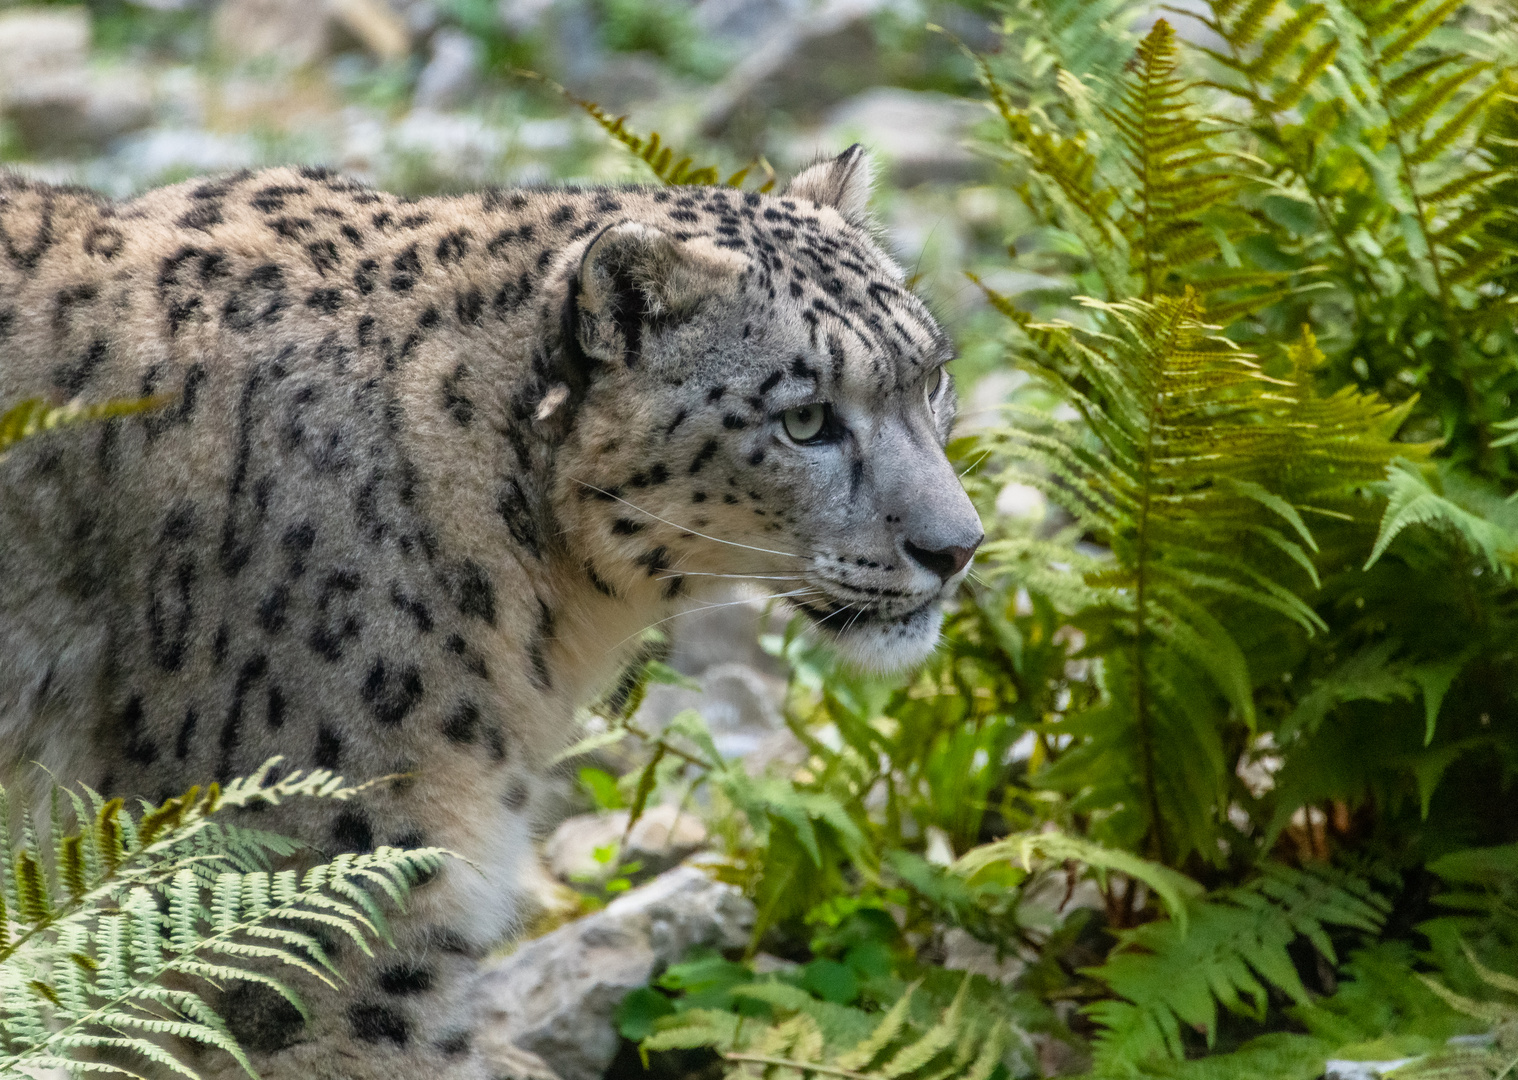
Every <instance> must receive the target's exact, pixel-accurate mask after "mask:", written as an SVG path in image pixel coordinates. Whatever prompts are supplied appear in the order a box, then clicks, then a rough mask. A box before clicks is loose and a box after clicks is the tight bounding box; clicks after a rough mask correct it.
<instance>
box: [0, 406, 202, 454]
mask: <svg viewBox="0 0 1518 1080" xmlns="http://www.w3.org/2000/svg"><path fill="white" fill-rule="evenodd" d="M170 400H172V399H171V397H168V396H165V395H161V394H160V395H158V396H156V397H145V398H139V399H137V400H135V401H105V402H100V403H98V404H93V405H90V404H85V403H84V402H80V401H71V402H69V403H68V404H66V405H50V404H49V403H48V402H46V401H44V400H42V399H41V398H29V399H28V400H26V401H21V402H17V403H16V404H15V405H12V406H11V407H10V408H9V409H6V410H5V412H4V413H0V454H3V453H4V452H5V451H6V450H8V449H10V448H11V447H12V446H14V445H15V444H16V443H18V442H20V441H21V440H22V439H25V438H27V437H29V436H32V435H36V434H37V433H39V432H43V431H51V430H52V429H53V428H56V427H61V426H62V425H64V424H78V423H83V422H84V421H87V420H105V419H108V418H109V417H112V416H129V415H131V414H132V413H139V412H145V411H146V410H148V409H156V408H158V407H159V406H161V405H163V404H165V403H167V402H168V401H170Z"/></svg>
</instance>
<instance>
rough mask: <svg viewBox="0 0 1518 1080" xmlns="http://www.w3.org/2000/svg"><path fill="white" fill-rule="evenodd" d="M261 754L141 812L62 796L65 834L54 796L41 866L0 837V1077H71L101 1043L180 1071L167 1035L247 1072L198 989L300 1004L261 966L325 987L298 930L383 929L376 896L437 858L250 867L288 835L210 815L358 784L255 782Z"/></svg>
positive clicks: (409, 855) (35, 845)
mask: <svg viewBox="0 0 1518 1080" xmlns="http://www.w3.org/2000/svg"><path fill="white" fill-rule="evenodd" d="M275 760H277V759H275ZM274 763H275V762H274V761H273V760H271V761H270V762H267V763H265V766H264V767H263V768H261V769H260V770H258V772H257V773H255V774H254V775H253V776H251V777H247V778H239V779H237V780H233V781H231V782H230V783H229V784H228V785H227V787H226V789H225V790H222V789H219V788H218V787H217V785H214V784H213V785H211V786H210V787H209V788H207V789H205V790H202V789H200V788H198V787H194V788H191V789H190V790H188V791H186V792H185V793H184V794H183V795H180V796H176V797H175V798H172V799H168V800H165V801H164V802H163V803H160V804H159V805H157V806H150V807H147V808H146V811H145V812H144V814H143V816H142V817H141V818H140V819H136V818H134V817H133V815H132V814H130V813H129V812H128V811H126V810H125V809H123V807H122V804H121V801H120V800H111V801H110V802H106V801H105V800H103V799H101V798H100V796H99V795H98V794H97V793H95V792H93V791H90V790H88V789H85V790H84V792H83V794H82V795H81V794H78V793H70V795H69V800H68V801H69V802H70V803H71V804H72V818H73V821H74V823H75V825H76V826H83V827H82V828H78V829H77V831H68V828H67V817H68V815H67V814H66V813H65V812H63V811H61V810H59V809H57V808H59V807H61V806H62V805H63V804H64V800H63V799H62V798H61V797H57V796H55V798H54V801H53V806H54V808H55V809H54V813H53V814H52V818H51V823H50V830H49V831H50V832H51V834H52V835H53V837H54V840H55V842H54V843H53V844H52V846H51V851H52V859H51V870H50V869H49V868H48V867H47V866H45V865H44V863H43V861H42V860H41V858H40V856H39V854H38V852H39V851H40V850H42V849H41V848H40V847H39V841H38V838H37V837H36V836H35V835H34V831H33V830H32V829H31V828H30V827H29V826H28V827H27V828H25V829H23V831H22V836H21V837H20V838H19V841H18V840H16V839H13V838H11V837H9V836H5V837H0V841H3V843H0V847H3V850H0V857H3V860H4V863H5V864H6V865H8V866H10V867H11V868H12V875H11V876H12V877H13V878H14V882H15V889H14V896H15V900H14V901H13V902H12V903H11V905H10V908H11V911H12V913H13V916H12V918H11V919H10V920H9V923H8V925H7V930H12V931H13V933H10V934H8V935H7V939H6V940H4V941H0V1015H3V1016H4V1024H3V1036H4V1037H3V1040H0V1074H4V1075H10V1074H11V1073H12V1072H14V1071H16V1070H23V1071H26V1070H35V1069H38V1068H44V1067H45V1068H59V1069H63V1070H65V1071H67V1072H69V1073H70V1074H74V1075H77V1074H79V1073H81V1072H87V1071H90V1070H92V1069H96V1068H98V1066H97V1065H96V1064H94V1063H93V1060H92V1059H93V1058H95V1057H96V1056H97V1055H99V1054H100V1053H102V1052H109V1053H111V1054H113V1055H115V1056H116V1058H117V1059H120V1060H126V1058H128V1057H132V1056H135V1057H137V1058H140V1059H145V1060H147V1061H149V1062H153V1063H156V1064H157V1065H158V1066H160V1067H161V1068H162V1069H164V1070H166V1071H168V1072H171V1073H176V1074H179V1075H184V1076H189V1077H194V1076H195V1075H196V1074H195V1072H194V1070H193V1069H192V1068H191V1067H190V1066H189V1065H188V1064H187V1063H186V1062H185V1061H183V1060H181V1059H180V1058H179V1057H178V1056H177V1055H176V1054H175V1053H174V1052H172V1050H171V1047H172V1042H171V1041H169V1040H173V1039H178V1040H186V1041H188V1042H192V1043H198V1044H200V1045H202V1046H205V1047H208V1048H212V1049H215V1050H219V1051H222V1052H225V1053H227V1054H228V1055H230V1056H231V1057H232V1058H233V1059H234V1060H235V1061H236V1062H237V1063H238V1064H239V1065H240V1066H241V1067H243V1068H244V1070H246V1071H248V1072H249V1073H250V1074H251V1065H250V1064H249V1062H248V1060H247V1058H246V1057H245V1056H244V1055H243V1052H242V1050H241V1049H240V1048H239V1047H238V1046H237V1043H236V1041H235V1040H234V1039H233V1038H232V1036H231V1034H230V1032H229V1031H228V1029H227V1027H226V1024H225V1023H224V1022H223V1020H222V1018H221V1017H219V1016H217V1015H216V1013H215V1012H214V1010H213V1009H212V1008H211V1007H210V1005H209V1004H207V1002H206V1001H205V999H204V998H203V997H202V996H201V994H202V990H201V989H198V988H199V987H220V986H224V985H225V984H226V983H227V982H228V981H231V980H245V981H253V982H258V983H261V984H263V985H265V986H268V987H270V988H271V989H273V990H274V991H275V992H277V993H279V994H280V995H282V996H283V997H285V998H286V1000H288V1001H290V1002H291V1003H292V1004H293V1005H295V1007H296V1008H297V1009H302V1010H303V1006H301V1004H300V1002H299V1000H298V998H296V997H295V995H294V993H293V991H291V990H290V989H289V988H288V987H287V986H285V985H284V984H283V983H282V982H281V981H280V980H279V979H277V978H276V977H275V976H273V975H271V974H270V973H269V971H268V970H267V969H268V968H270V967H274V968H277V967H279V966H286V967H293V968H296V969H298V970H301V971H303V972H306V973H307V974H309V975H312V976H313V977H315V978H317V979H321V980H324V981H326V982H328V983H329V984H330V983H331V982H332V981H333V971H332V967H331V963H330V961H329V959H328V958H327V956H326V954H325V952H324V951H323V949H322V946H321V944H320V942H319V939H318V936H317V935H316V934H314V933H308V932H306V930H303V929H301V928H300V927H301V926H302V924H305V925H306V926H307V927H308V928H313V927H315V928H326V929H328V930H331V931H335V932H337V933H341V934H346V935H347V936H348V937H349V938H350V939H351V940H354V941H355V942H356V943H357V944H358V945H359V947H360V948H361V949H362V950H363V951H366V952H367V951H370V946H369V942H368V940H367V938H368V937H373V936H379V937H383V936H384V933H385V925H384V921H383V915H382V913H381V911H380V908H379V903H378V901H377V900H376V898H375V897H376V895H379V896H384V897H388V898H389V899H390V900H391V901H392V902H395V903H400V902H403V901H404V899H405V894H406V890H407V888H408V884H409V882H410V881H411V880H413V879H414V878H415V877H416V876H417V875H418V874H420V873H422V872H426V871H433V870H435V869H436V868H437V867H438V865H439V864H440V863H441V860H442V859H443V858H444V857H445V856H446V854H447V853H446V852H444V851H443V850H441V849H437V848H427V849H420V850H416V851H397V850H395V849H392V848H380V849H378V850H377V851H374V852H370V853H364V854H360V855H344V856H339V858H338V859H337V860H335V861H334V862H333V863H330V864H327V865H324V866H317V867H313V868H312V869H310V870H308V871H307V872H306V873H305V874H304V875H303V877H302V878H300V879H299V880H297V878H296V875H295V873H294V871H281V872H279V873H276V874H272V875H271V874H270V873H269V872H268V871H266V870H265V869H263V865H264V864H266V863H267V861H268V859H269V857H270V856H271V855H275V856H278V855H283V854H288V853H290V852H291V851H292V850H294V845H293V844H292V843H291V842H290V841H288V840H285V839H283V838H279V837H272V836H271V834H267V833H260V832H257V831H255V830H240V829H238V828H237V827H236V826H231V825H227V824H225V823H222V822H216V823H212V822H211V821H209V820H208V819H209V818H210V816H211V815H213V814H215V813H217V812H218V811H220V810H223V809H225V808H228V807H241V806H248V805H251V804H253V803H255V802H260V801H267V802H276V801H280V800H283V799H288V798H294V797H326V798H338V799H341V798H348V797H351V796H352V795H353V794H355V793H357V792H358V791H359V790H361V789H360V788H355V787H352V786H348V785H344V784H343V782H342V780H341V778H338V777H334V776H333V775H332V774H331V773H326V772H318V773H299V772H296V773H291V774H290V775H289V776H286V777H283V778H281V779H280V780H278V781H276V782H273V783H269V782H268V781H267V776H268V773H269V770H270V768H271V767H272V766H273V764H274ZM3 799H4V792H3V789H0V801H3ZM212 875H214V876H212ZM117 1071H121V1072H123V1073H124V1074H126V1075H134V1073H132V1072H131V1070H128V1069H126V1068H125V1067H121V1068H118V1070H117Z"/></svg>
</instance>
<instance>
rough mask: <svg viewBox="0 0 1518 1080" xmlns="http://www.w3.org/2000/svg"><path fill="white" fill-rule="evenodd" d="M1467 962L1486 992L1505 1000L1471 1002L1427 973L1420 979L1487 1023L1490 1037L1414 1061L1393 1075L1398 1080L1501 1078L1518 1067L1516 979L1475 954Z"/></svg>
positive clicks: (1448, 1001) (1437, 992)
mask: <svg viewBox="0 0 1518 1080" xmlns="http://www.w3.org/2000/svg"><path fill="white" fill-rule="evenodd" d="M1470 963H1471V966H1472V967H1473V968H1474V969H1475V971H1476V974H1477V976H1479V977H1480V979H1481V981H1482V982H1483V983H1484V984H1486V987H1487V988H1488V991H1489V992H1490V991H1493V990H1495V991H1497V992H1499V993H1500V994H1502V995H1504V996H1505V997H1506V998H1507V999H1508V1000H1497V1001H1473V1000H1472V999H1470V998H1467V997H1464V996H1462V995H1460V994H1457V993H1455V992H1454V991H1453V990H1450V989H1447V988H1446V987H1444V986H1443V985H1442V984H1440V983H1439V982H1438V981H1437V980H1435V979H1431V978H1429V977H1428V976H1426V975H1425V976H1422V979H1423V982H1424V983H1425V984H1426V985H1427V986H1428V988H1429V989H1430V990H1432V991H1433V992H1434V993H1436V994H1438V995H1439V997H1441V998H1443V999H1444V1000H1445V1001H1446V1002H1447V1003H1448V1004H1449V1005H1450V1006H1451V1007H1452V1008H1454V1009H1456V1010H1457V1011H1459V1012H1462V1013H1464V1014H1465V1015H1467V1016H1472V1017H1475V1018H1476V1019H1477V1020H1480V1021H1481V1022H1482V1023H1484V1024H1489V1025H1490V1026H1491V1029H1492V1030H1491V1036H1490V1038H1489V1039H1488V1040H1476V1041H1475V1042H1474V1044H1473V1045H1465V1046H1458V1047H1453V1048H1451V1049H1448V1050H1443V1051H1440V1052H1438V1053H1435V1054H1431V1055H1429V1056H1428V1057H1427V1058H1425V1059H1423V1060H1421V1061H1415V1062H1413V1063H1412V1064H1411V1065H1407V1066H1405V1067H1403V1068H1401V1069H1398V1070H1397V1071H1396V1072H1395V1073H1394V1074H1393V1075H1394V1076H1395V1077H1396V1078H1397V1080H1502V1078H1503V1077H1505V1076H1510V1075H1512V1072H1513V1070H1514V1069H1518V1006H1515V1005H1513V1004H1512V1002H1511V999H1512V998H1513V997H1514V996H1515V995H1518V979H1515V978H1513V977H1512V976H1511V975H1504V974H1503V973H1502V972H1500V971H1493V970H1492V969H1490V968H1488V967H1486V966H1485V965H1484V964H1482V963H1481V961H1479V960H1477V959H1476V958H1475V957H1474V956H1471V957H1470Z"/></svg>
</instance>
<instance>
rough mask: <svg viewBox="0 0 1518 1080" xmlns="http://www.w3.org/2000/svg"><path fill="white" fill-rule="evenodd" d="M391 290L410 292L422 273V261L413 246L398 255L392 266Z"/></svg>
mask: <svg viewBox="0 0 1518 1080" xmlns="http://www.w3.org/2000/svg"><path fill="white" fill-rule="evenodd" d="M390 269H391V275H390V289H391V291H392V292H410V291H411V290H412V288H413V287H415V285H416V279H417V278H418V277H420V276H421V273H422V260H421V258H420V257H419V256H418V255H417V252H416V245H415V244H412V245H411V246H410V247H408V248H406V250H405V251H403V252H401V253H400V254H399V255H397V256H396V257H395V259H394V261H393V262H392V263H391V264H390Z"/></svg>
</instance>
